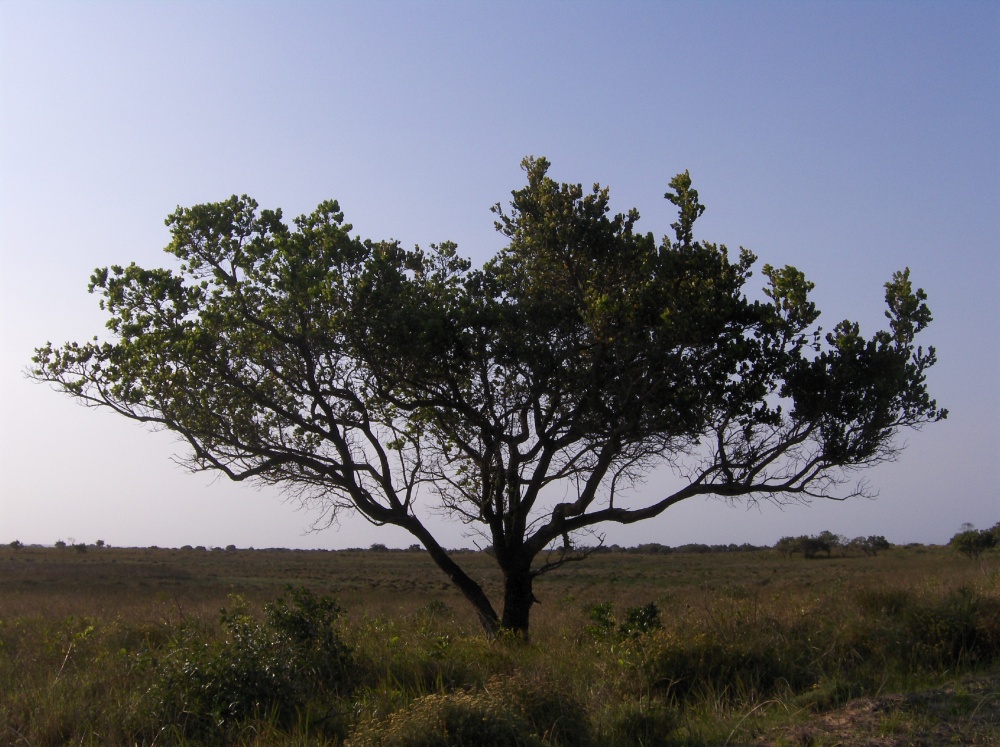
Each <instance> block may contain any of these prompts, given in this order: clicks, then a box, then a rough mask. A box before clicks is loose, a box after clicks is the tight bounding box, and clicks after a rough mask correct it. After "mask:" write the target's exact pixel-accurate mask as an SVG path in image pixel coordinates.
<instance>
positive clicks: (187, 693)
mask: <svg viewBox="0 0 1000 747" xmlns="http://www.w3.org/2000/svg"><path fill="white" fill-rule="evenodd" d="M289 591H290V596H291V603H290V604H289V603H287V602H285V600H284V599H283V598H282V599H278V600H277V601H276V602H274V603H272V604H268V605H266V606H265V608H264V619H263V620H262V621H259V620H257V619H256V618H254V617H253V616H252V615H251V614H250V611H249V609H248V607H247V605H246V603H245V602H244V601H243V600H242V599H241V598H239V597H234V598H233V601H234V604H233V607H232V609H231V610H228V611H227V610H223V611H222V614H221V624H222V628H223V637H222V639H221V640H206V636H205V635H204V631H201V630H197V629H193V628H190V627H188V628H182V631H181V634H180V636H179V637H178V639H177V640H174V641H172V642H171V643H170V644H168V647H167V648H168V653H167V654H166V656H165V657H164V658H163V659H162V660H159V661H154V662H153V667H154V670H155V672H154V684H153V687H152V688H151V690H150V698H151V700H152V701H153V708H154V709H155V710H156V711H157V712H158V715H159V718H160V719H161V720H162V721H163V722H164V723H171V724H176V725H177V726H176V731H178V732H179V733H180V734H179V735H180V736H185V737H193V738H198V739H203V740H212V739H219V740H225V739H226V735H227V733H228V730H230V729H232V728H235V727H236V725H238V724H239V723H240V722H241V721H245V720H247V719H251V718H264V719H266V720H267V721H269V722H272V723H274V724H278V725H282V726H284V725H290V724H293V723H296V722H297V721H298V720H300V717H301V716H302V714H303V712H309V711H310V709H311V708H314V707H318V710H323V709H324V708H327V707H328V702H329V701H330V700H331V699H332V698H333V697H334V696H336V695H337V694H338V693H340V692H341V691H343V690H346V689H348V687H349V685H350V673H351V661H350V651H349V650H348V648H347V646H346V645H345V644H344V643H343V642H342V641H341V639H340V637H339V635H338V634H337V632H336V630H335V629H334V627H333V623H334V622H335V620H336V619H337V618H338V617H339V616H340V615H341V614H342V612H343V610H341V608H340V607H339V606H337V604H336V603H335V602H334V601H333V600H332V599H329V598H327V597H316V596H314V595H313V594H312V593H311V592H309V591H307V590H305V589H290V590H289Z"/></svg>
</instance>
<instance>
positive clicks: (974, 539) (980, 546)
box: [948, 525, 997, 560]
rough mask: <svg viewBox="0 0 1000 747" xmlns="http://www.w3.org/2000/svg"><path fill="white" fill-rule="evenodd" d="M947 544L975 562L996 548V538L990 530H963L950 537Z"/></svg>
mask: <svg viewBox="0 0 1000 747" xmlns="http://www.w3.org/2000/svg"><path fill="white" fill-rule="evenodd" d="M964 526H965V525H963V527H964ZM948 544H949V545H951V547H953V548H955V549H956V550H958V551H959V552H960V553H962V554H963V555H966V556H968V558H969V560H976V559H977V558H978V557H979V556H980V555H982V554H983V553H984V552H986V551H987V550H992V549H993V548H994V547H996V546H997V537H996V535H995V534H994V533H993V530H991V529H965V530H964V531H961V532H959V533H958V534H956V535H955V536H954V537H952V538H951V541H950V542H948Z"/></svg>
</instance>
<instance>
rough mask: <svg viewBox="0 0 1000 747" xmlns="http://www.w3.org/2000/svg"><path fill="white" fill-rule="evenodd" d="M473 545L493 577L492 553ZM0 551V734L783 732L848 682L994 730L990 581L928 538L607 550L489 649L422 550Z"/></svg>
mask: <svg viewBox="0 0 1000 747" xmlns="http://www.w3.org/2000/svg"><path fill="white" fill-rule="evenodd" d="M463 560H464V561H466V562H467V563H469V564H471V566H472V567H473V569H474V572H475V573H477V574H479V576H480V577H481V578H483V579H485V580H486V582H487V587H488V588H491V589H493V590H494V591H495V589H496V586H495V584H496V577H495V571H494V569H493V567H492V565H491V564H492V561H491V559H490V558H488V557H487V556H484V555H474V554H469V555H467V556H465V557H463ZM0 567H2V568H3V570H4V573H3V575H2V576H0V592H2V595H0V725H2V726H0V728H2V729H4V730H5V731H4V732H3V733H2V736H0V743H3V744H8V743H9V744H24V745H62V744H90V745H113V744H114V745H118V744H211V743H217V744H254V745H265V744H266V745H271V744H277V745H281V744H288V745H295V744H303V745H304V744H329V745H336V744H341V743H347V744H354V745H374V744H384V745H390V744H407V745H413V746H417V745H438V744H441V745H447V744H458V743H460V740H459V741H455V740H456V739H458V737H457V736H455V735H456V734H458V733H459V732H461V733H465V732H462V730H463V729H465V730H468V729H474V728H478V727H476V724H480V723H483V724H488V725H489V729H492V730H493V731H489V732H488V735H489V739H491V740H493V743H496V744H503V743H505V742H504V741H503V740H505V739H509V740H513V741H511V742H510V743H512V744H514V743H516V744H542V745H608V746H610V747H616V746H617V745H639V744H642V745H646V746H648V745H654V744H660V745H696V744H749V743H758V744H782V743H789V744H790V743H806V742H804V741H803V739H804V737H803V739H799V738H798V737H796V736H795V734H796V733H797V732H796V731H795V730H796V729H800V730H808V729H809V728H811V727H810V726H809V724H812V723H813V722H814V721H815V720H816V719H822V718H824V714H827V713H831V712H833V711H834V710H835V709H839V708H843V707H845V706H846V704H848V703H849V702H851V701H852V700H853V699H855V698H859V697H876V696H877V697H884V696H886V695H887V694H890V693H908V692H918V691H923V690H927V689H929V688H930V689H933V688H938V689H941V688H944V689H945V690H947V688H951V689H950V690H947V692H946V695H944V696H942V704H940V705H938V704H937V701H936V700H933V701H932V700H931V699H926V702H925V701H921V700H919V699H918V700H913V701H912V702H910V701H900V705H899V707H896V706H895V705H893V703H894V702H895V701H892V702H889V705H888V706H886V708H884V709H883V710H882V711H879V712H878V718H874V717H872V718H870V719H869V721H866V722H865V724H864V729H867V731H866V732H865V733H871V734H878V733H885V734H897V735H903V736H907V735H913V734H915V733H918V732H920V730H926V729H928V728H930V727H929V726H928V724H929V723H930V722H932V721H935V720H938V721H944V722H948V721H949V720H950V721H954V722H956V723H958V724H959V726H958V727H956V728H958V729H960V732H959V733H960V734H962V735H968V734H971V735H973V736H975V738H976V739H980V740H981V741H983V740H987V739H996V738H1000V724H998V723H997V720H996V717H995V714H996V713H997V712H998V710H1000V708H998V706H1000V702H998V695H997V692H996V682H997V680H998V677H997V674H998V666H1000V586H998V576H997V574H996V573H992V574H991V572H990V568H989V567H988V566H982V565H980V564H975V563H971V562H969V561H967V560H964V559H962V558H959V557H956V556H955V555H953V554H952V553H950V552H948V551H945V550H941V549H930V550H927V549H921V548H912V549H909V550H895V551H893V552H890V553H886V554H883V555H880V556H879V557H877V558H860V557H848V558H837V557H835V558H833V559H831V560H826V559H823V560H814V561H805V560H802V559H801V558H796V559H787V558H783V557H779V556H778V555H776V554H772V553H770V552H758V553H732V554H703V555H695V554H676V553H675V554H672V555H624V554H607V555H596V556H594V557H592V558H591V559H590V560H589V561H588V562H586V563H582V564H577V565H574V566H572V567H570V568H567V569H564V571H563V572H562V573H560V574H553V575H551V576H549V577H544V578H543V579H542V580H541V581H540V582H539V584H538V587H537V589H536V594H537V596H538V597H539V598H540V599H541V604H540V605H538V606H537V607H536V608H535V610H534V617H533V621H532V625H533V627H532V634H531V639H530V640H529V641H528V642H526V643H525V642H524V641H521V640H513V639H511V640H508V639H505V638H501V639H499V640H495V641H490V640H487V638H486V637H485V636H483V634H482V632H481V631H480V630H479V628H478V627H477V624H476V621H475V617H474V615H473V614H472V613H471V612H470V610H468V609H467V605H466V604H465V603H464V602H463V600H462V599H461V598H460V597H459V596H458V595H457V594H456V593H455V592H453V591H452V590H451V589H450V588H449V587H448V586H447V585H445V584H443V583H442V582H441V579H440V578H438V576H437V573H436V571H435V569H434V568H433V566H432V565H431V564H430V563H429V561H428V560H427V558H426V556H424V555H423V554H421V553H416V552H388V553H384V552H383V553H322V552H303V553H299V552H294V553H293V552H280V551H275V552H268V551H255V552H250V551H230V552H226V551H198V550H186V551H181V550H126V549H108V548H104V549H101V550H91V551H89V552H87V553H76V552H72V551H67V550H62V551H60V550H56V549H35V548H23V549H21V550H17V551H14V550H4V551H2V552H0ZM984 569H985V571H986V572H984ZM286 584H292V585H294V586H301V587H306V588H310V589H312V590H313V591H314V592H315V594H316V595H319V596H318V597H315V598H323V597H324V596H329V597H331V598H333V599H335V600H336V601H337V603H338V604H339V605H341V606H343V607H344V608H346V612H345V613H344V614H342V615H339V617H337V618H336V620H335V621H331V620H332V618H331V619H330V620H327V622H325V623H323V627H324V629H328V630H329V635H330V636H332V637H327V638H322V641H325V643H323V644H322V645H320V644H319V643H317V641H320V640H321V639H319V638H316V636H318V635H320V633H319V632H317V630H318V629H317V630H312V629H311V628H310V629H309V630H312V632H308V633H304V634H303V636H304V637H301V640H300V642H299V643H295V641H294V640H292V639H289V638H288V635H289V633H288V631H289V630H292V631H293V632H294V630H298V628H294V626H293V628H288V623H287V622H285V623H283V622H281V621H282V620H284V619H285V618H281V617H280V616H279V617H278V618H275V617H274V616H273V614H272V615H271V616H269V614H268V613H266V611H265V605H266V604H267V603H268V602H272V601H273V600H274V599H276V598H277V597H279V596H282V595H285V596H287V592H286V591H285V586H286ZM491 584H492V586H491ZM233 595H239V597H240V598H241V599H242V600H243V601H238V600H237V598H236V597H234V596H233ZM234 605H235V606H234ZM240 605H242V606H240ZM223 607H225V608H226V609H227V617H226V618H225V619H223V620H220V609H221V608H223ZM234 610H242V611H240V612H238V614H237V612H234ZM595 610H598V611H597V612H595ZM630 611H631V612H630ZM307 617H308V616H307ZM654 618H655V619H654ZM654 622H655V624H653V623H654ZM276 626H277V627H276ZM282 626H284V627H282ZM306 628H308V626H306ZM323 635H327V634H325V633H324V634H323ZM293 638H294V636H293ZM295 640H298V639H295ZM341 645H343V647H344V648H343V651H344V652H349V654H348V653H345V654H344V655H345V656H347V658H344V659H342V660H341V659H339V658H338V659H336V661H338V662H341V663H342V668H341V669H337V673H336V676H335V677H334V676H333V674H331V672H332V671H333V670H323V671H326V672H327V674H326V675H323V676H326V677H327V678H328V679H326V680H323V681H322V682H325V683H326V684H322V682H321V681H320V679H319V677H320V674H319V673H320V669H316V667H321V668H322V667H325V666H327V665H328V664H329V662H330V661H332V660H331V659H330V658H329V656H330V655H332V654H331V653H330V652H337V651H340V650H341V649H340V648H337V647H339V646H341ZM303 646H304V647H305V648H303ZM317 646H319V647H318V648H317ZM331 646H333V648H331ZM324 652H326V653H324ZM336 656H338V657H339V656H341V654H336ZM317 657H318V658H317ZM324 657H325V658H324ZM293 660H294V662H298V663H296V664H294V666H293V667H291V668H289V667H288V666H286V664H288V662H291V661H293ZM338 666H341V664H338ZM233 668H236V670H235V671H236V675H233V674H232V671H233ZM299 672H301V678H300V677H299V674H298V673H299ZM272 676H273V677H276V678H277V679H274V680H273V681H274V683H275V684H274V685H273V686H271V685H269V684H268V683H269V682H271V680H268V679H267V677H272ZM329 677H333V679H329ZM970 677H973V678H975V677H985V679H980V680H969V679H968V678H970ZM282 678H284V679H282ZM977 682H980V683H982V682H985V683H987V684H985V685H981V684H976V683H977ZM192 683H193V684H192ZM251 683H256V684H253V685H252V686H251ZM970 683H971V684H970ZM192 687H194V688H195V689H196V690H197V692H198V693H201V694H200V695H197V697H196V696H195V695H193V694H192V693H193V692H194V691H192V690H191V689H190V688H192ZM945 690H942V692H944V691H945ZM213 692H216V693H220V695H219V696H218V698H216V700H212V698H214V697H216V696H211V697H209V696H207V695H205V693H209V694H211V693H213ZM206 697H207V698H208V700H205V698H206ZM234 699H235V700H234ZM236 701H239V702H240V703H241V704H242V705H240V707H239V708H232V707H230V706H232V703H234V702H236ZM932 703H933V707H932ZM220 704H221V705H220ZM890 706H891V707H890ZM213 708H219V709H221V710H219V711H218V715H217V716H215V717H213V718H214V720H213V718H206V717H205V714H208V713H210V712H213V711H212V709H213ZM226 708H229V710H228V711H226V710H225V709H226ZM866 718H867V717H866ZM449 724H450V726H449ZM483 728H486V727H485V726H484V727H483ZM859 728H861V727H860V726H859ZM448 729H451V730H452V732H447V730H448ZM961 729H964V730H965V731H961ZM443 730H444V731H443ZM447 733H451V734H452V736H451V737H448V736H447ZM802 733H803V734H804V733H805V731H803V732H802ZM976 735H978V736H976ZM485 738H486V737H484V739H485ZM907 738H909V737H907ZM449 739H451V740H452V741H448V740H449ZM810 739H813V743H817V744H819V743H822V740H821V739H820V737H815V736H814V737H810ZM407 740H409V741H407ZM466 743H468V742H466ZM483 743H484V744H485V743H487V742H483ZM984 743H986V742H985V741H984Z"/></svg>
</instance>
